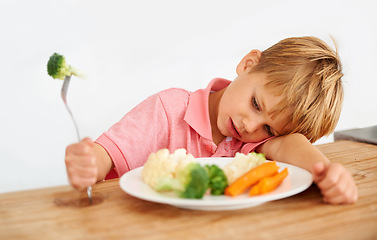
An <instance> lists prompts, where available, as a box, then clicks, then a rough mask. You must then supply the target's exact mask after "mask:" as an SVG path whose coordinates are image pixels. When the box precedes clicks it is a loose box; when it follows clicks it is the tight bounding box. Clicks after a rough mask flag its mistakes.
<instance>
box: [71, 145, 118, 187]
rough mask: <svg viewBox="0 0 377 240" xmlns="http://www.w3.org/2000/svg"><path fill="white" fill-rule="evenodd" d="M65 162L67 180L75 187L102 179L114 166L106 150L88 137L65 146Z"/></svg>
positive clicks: (84, 185)
mask: <svg viewBox="0 0 377 240" xmlns="http://www.w3.org/2000/svg"><path fill="white" fill-rule="evenodd" d="M65 164H66V167H67V175H68V179H69V182H70V183H71V185H72V186H73V187H74V188H76V189H85V188H86V187H88V186H90V185H93V184H95V183H96V182H97V181H100V180H103V179H104V178H105V177H106V175H107V174H108V173H109V172H110V170H111V169H112V168H113V167H114V165H113V162H112V160H111V158H110V156H109V155H108V153H107V152H106V150H105V149H104V148H103V147H102V146H101V145H99V144H97V143H94V142H93V141H92V140H91V139H89V138H84V139H83V140H82V141H80V142H78V143H75V144H72V145H69V146H68V147H67V148H66V154H65Z"/></svg>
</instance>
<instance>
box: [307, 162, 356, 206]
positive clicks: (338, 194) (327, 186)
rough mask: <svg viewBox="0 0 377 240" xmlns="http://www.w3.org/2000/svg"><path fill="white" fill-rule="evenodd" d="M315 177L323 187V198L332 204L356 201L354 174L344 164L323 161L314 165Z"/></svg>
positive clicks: (320, 186) (313, 172) (319, 185)
mask: <svg viewBox="0 0 377 240" xmlns="http://www.w3.org/2000/svg"><path fill="white" fill-rule="evenodd" d="M312 174H313V179H314V182H315V183H316V184H317V186H318V187H319V188H320V189H321V192H322V194H323V200H324V202H326V203H330V204H346V203H355V202H356V201H357V198H358V193H357V187H356V185H355V182H354V181H353V178H352V175H351V173H350V172H348V171H347V170H346V169H345V168H344V167H343V165H341V164H339V163H330V164H327V165H325V164H324V163H322V162H319V163H315V164H314V165H313V170H312Z"/></svg>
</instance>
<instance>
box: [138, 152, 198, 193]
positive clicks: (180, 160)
mask: <svg viewBox="0 0 377 240" xmlns="http://www.w3.org/2000/svg"><path fill="white" fill-rule="evenodd" d="M193 161H194V156H193V155H191V154H186V149H183V148H181V149H177V150H175V152H174V153H172V154H170V153H169V150H168V149H166V148H165V149H160V150H158V151H157V152H156V153H151V154H150V155H149V157H148V160H147V162H146V163H145V164H144V167H143V170H142V172H141V176H142V178H143V181H144V182H145V183H146V184H148V185H149V186H150V187H151V188H153V189H155V187H156V185H157V183H158V181H159V179H162V178H165V177H171V178H174V177H175V175H176V174H175V173H176V171H177V169H182V168H184V167H185V166H187V164H189V163H190V162H193Z"/></svg>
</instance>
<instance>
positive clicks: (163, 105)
mask: <svg viewBox="0 0 377 240" xmlns="http://www.w3.org/2000/svg"><path fill="white" fill-rule="evenodd" d="M230 83H231V81H228V80H225V79H222V78H215V79H213V80H212V81H211V82H210V83H209V85H208V86H207V88H205V89H200V90H197V91H195V92H190V91H187V90H184V89H177V88H172V89H167V90H164V91H161V92H159V93H157V94H154V95H152V96H150V97H148V98H147V99H146V100H144V101H143V102H141V103H140V104H138V105H137V106H136V107H135V108H133V109H132V110H131V111H130V112H128V113H127V114H126V115H125V116H124V117H123V118H122V119H121V120H120V121H119V122H117V123H116V124H114V125H113V126H112V127H111V128H110V129H109V130H108V131H106V132H104V133H103V134H102V135H100V136H99V138H98V139H97V140H96V142H97V143H98V144H100V145H102V146H103V147H104V148H105V149H106V151H107V152H108V153H109V155H110V157H111V159H112V161H113V162H114V166H115V167H114V169H113V170H112V171H110V173H109V174H108V175H107V177H106V178H107V179H110V178H115V177H120V176H122V175H123V174H124V173H125V172H127V171H129V170H132V169H134V168H137V167H140V166H143V165H144V163H145V161H146V160H147V159H148V156H149V154H150V153H152V152H156V151H157V150H159V149H162V148H167V149H169V151H170V152H174V151H175V150H176V149H178V148H185V149H186V150H187V152H188V153H191V154H192V155H193V156H194V157H197V158H198V157H233V156H234V155H235V153H236V152H242V153H248V152H251V151H254V150H255V148H256V147H257V146H258V145H260V144H262V143H263V142H265V141H266V140H264V141H261V142H258V143H247V144H245V143H243V142H241V141H239V140H237V139H235V138H232V137H227V138H225V139H224V140H223V141H222V142H220V143H219V145H216V144H215V143H214V142H213V141H212V132H211V124H210V119H209V111H208V97H209V94H210V92H211V91H219V90H221V89H223V88H225V87H227V86H228V85H229V84H230Z"/></svg>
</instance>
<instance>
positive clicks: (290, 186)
mask: <svg viewBox="0 0 377 240" xmlns="http://www.w3.org/2000/svg"><path fill="white" fill-rule="evenodd" d="M232 160H233V158H197V159H196V161H198V162H199V163H200V164H202V165H205V164H216V165H218V166H219V167H223V166H225V165H226V164H227V163H229V162H230V161H232ZM277 165H278V166H279V167H280V170H283V169H284V168H288V172H289V174H288V176H287V177H286V178H285V179H284V181H283V182H282V184H281V185H280V186H279V187H278V188H277V189H275V190H274V191H272V192H270V193H266V194H263V195H260V196H253V197H249V196H248V193H247V192H246V193H244V194H242V195H239V196H237V197H229V196H224V195H222V196H211V195H205V196H204V197H203V198H202V199H184V198H179V197H177V196H176V195H175V194H174V193H159V192H156V191H154V190H153V189H152V188H151V187H149V185H147V184H145V183H144V182H143V180H142V178H141V170H142V168H143V167H139V168H136V169H134V170H132V171H129V172H127V173H125V174H124V175H123V176H122V177H121V178H120V180H119V184H120V187H121V188H122V189H123V191H125V192H126V193H128V194H130V195H132V196H134V197H136V198H140V199H143V200H147V201H151V202H157V203H163V204H169V205H172V206H175V207H179V208H186V209H195V210H206V211H210V210H212V211H216V210H234V209H242V208H248V207H253V206H257V205H260V204H262V203H265V202H269V201H273V200H277V199H281V198H286V197H289V196H292V195H295V194H297V193H300V192H302V191H304V190H305V189H307V188H308V187H309V186H310V185H311V184H312V182H313V179H312V175H311V174H310V173H309V172H308V171H306V170H304V169H302V168H299V167H296V166H293V165H290V164H285V163H280V162H277Z"/></svg>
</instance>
